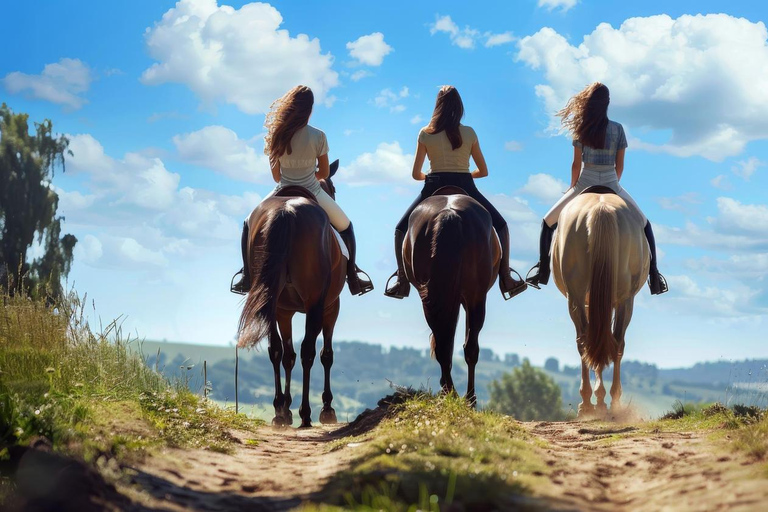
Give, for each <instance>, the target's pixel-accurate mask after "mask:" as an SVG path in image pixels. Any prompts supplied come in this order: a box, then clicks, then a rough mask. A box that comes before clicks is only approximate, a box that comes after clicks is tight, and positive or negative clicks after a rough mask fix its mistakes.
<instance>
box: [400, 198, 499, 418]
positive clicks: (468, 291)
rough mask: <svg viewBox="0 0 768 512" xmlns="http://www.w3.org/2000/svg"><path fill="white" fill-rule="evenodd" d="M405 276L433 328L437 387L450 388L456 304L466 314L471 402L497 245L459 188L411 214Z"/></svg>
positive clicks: (481, 211) (485, 217)
mask: <svg viewBox="0 0 768 512" xmlns="http://www.w3.org/2000/svg"><path fill="white" fill-rule="evenodd" d="M402 250H403V263H404V267H405V273H406V276H407V277H408V280H409V281H410V282H411V284H413V285H414V286H415V287H416V289H417V290H418V291H419V296H420V297H421V302H422V305H423V307H424V316H425V317H426V319H427V324H428V325H429V328H430V329H431V330H432V334H431V336H430V343H431V346H432V356H433V357H435V358H436V359H437V362H438V363H440V370H441V373H442V375H441V377H440V385H441V386H442V389H443V391H444V392H446V393H447V392H451V391H453V390H454V387H453V379H452V378H451V365H452V360H453V341H454V336H455V334H456V325H457V323H458V320H459V307H460V305H463V306H464V311H465V312H466V315H467V324H466V338H465V342H464V360H465V361H466V362H467V366H468V367H469V375H468V383H467V400H468V401H469V402H470V403H471V404H473V405H474V404H475V366H476V365H477V359H478V356H479V353H480V347H479V345H478V336H479V334H480V330H481V329H482V328H483V323H485V297H486V294H487V293H488V290H489V289H490V288H491V286H493V283H494V281H495V280H496V276H497V275H498V274H499V262H500V260H501V246H500V245H499V241H498V239H497V238H496V234H495V233H494V230H493V226H492V224H491V215H490V214H489V213H488V211H487V210H486V209H485V208H483V207H482V206H481V205H480V203H478V202H477V201H475V200H474V199H472V198H471V197H469V196H467V195H464V191H463V190H461V189H459V188H457V187H443V188H442V189H440V190H438V191H437V192H436V193H435V195H433V196H431V197H429V198H427V199H425V200H424V201H423V202H422V203H421V204H420V205H419V206H418V207H417V208H416V209H415V210H414V211H413V213H412V214H411V217H410V220H409V222H408V232H407V234H406V238H405V242H404V243H403V249H402Z"/></svg>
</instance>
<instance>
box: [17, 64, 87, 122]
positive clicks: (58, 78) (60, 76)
mask: <svg viewBox="0 0 768 512" xmlns="http://www.w3.org/2000/svg"><path fill="white" fill-rule="evenodd" d="M92 81H93V73H92V72H91V69H90V68H89V67H88V66H87V65H85V64H84V63H83V62H82V61H81V60H79V59H61V60H59V62H56V63H53V64H46V65H45V67H44V68H43V71H42V73H40V74H39V75H28V74H26V73H21V72H19V71H14V72H13V73H8V74H7V75H5V78H3V79H2V82H3V85H5V89H6V90H7V91H8V92H9V93H10V94H18V93H26V94H27V95H28V96H29V97H31V98H35V99H40V100H45V101H50V102H52V103H57V104H59V105H64V106H66V107H69V108H71V109H73V110H76V109H79V108H81V107H82V106H83V105H84V104H85V103H87V100H86V99H85V98H84V97H83V96H82V95H83V93H85V92H87V91H88V89H89V87H90V85H91V82H92Z"/></svg>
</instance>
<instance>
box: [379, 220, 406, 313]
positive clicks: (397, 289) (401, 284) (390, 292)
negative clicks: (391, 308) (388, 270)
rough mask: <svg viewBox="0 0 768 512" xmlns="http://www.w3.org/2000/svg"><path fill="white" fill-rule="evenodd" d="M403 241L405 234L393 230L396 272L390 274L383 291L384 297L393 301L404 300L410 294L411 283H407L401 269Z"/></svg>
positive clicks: (403, 270)
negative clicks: (391, 282) (393, 280)
mask: <svg viewBox="0 0 768 512" xmlns="http://www.w3.org/2000/svg"><path fill="white" fill-rule="evenodd" d="M404 241H405V233H403V232H402V231H400V230H399V229H396V230H395V260H397V272H395V273H394V274H392V275H391V276H390V278H389V280H387V287H386V289H385V290H384V295H386V296H387V297H392V298H394V299H404V298H405V297H407V296H408V295H409V294H410V293H411V283H409V282H408V278H407V277H406V275H405V268H404V267H403V242H404ZM393 277H394V278H395V282H394V283H393V284H392V285H391V286H390V285H389V281H391V280H392V278H393Z"/></svg>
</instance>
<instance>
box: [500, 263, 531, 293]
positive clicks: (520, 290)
mask: <svg viewBox="0 0 768 512" xmlns="http://www.w3.org/2000/svg"><path fill="white" fill-rule="evenodd" d="M509 271H510V273H511V272H514V273H515V274H517V277H519V278H520V279H518V280H517V283H518V284H516V285H515V286H514V287H513V288H510V289H509V290H504V289H503V288H502V290H501V296H502V297H504V300H509V299H511V298H512V297H515V296H517V295H520V294H521V293H523V292H524V291H525V290H526V289H528V283H526V282H525V281H523V276H521V275H520V274H519V273H518V272H517V270H515V269H512V268H510V269H509ZM510 277H512V276H511V275H510ZM499 280H500V282H499V284H503V281H501V277H499Z"/></svg>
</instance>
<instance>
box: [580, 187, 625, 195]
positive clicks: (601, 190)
mask: <svg viewBox="0 0 768 512" xmlns="http://www.w3.org/2000/svg"><path fill="white" fill-rule="evenodd" d="M581 194H616V191H615V190H613V189H612V188H610V187H606V186H604V185H592V186H591V187H587V188H585V189H584V190H582V191H581V192H579V195H581ZM616 195H618V194H616Z"/></svg>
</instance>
